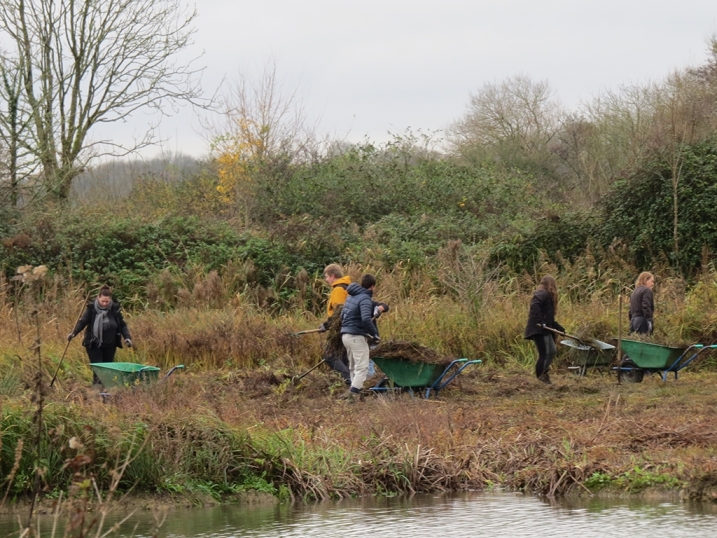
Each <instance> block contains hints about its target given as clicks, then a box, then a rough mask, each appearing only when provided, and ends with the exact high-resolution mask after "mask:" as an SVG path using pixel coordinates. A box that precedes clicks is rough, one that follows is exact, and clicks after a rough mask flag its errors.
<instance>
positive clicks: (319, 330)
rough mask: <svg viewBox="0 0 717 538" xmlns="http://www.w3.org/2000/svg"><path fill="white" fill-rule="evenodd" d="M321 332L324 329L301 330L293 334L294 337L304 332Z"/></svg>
mask: <svg viewBox="0 0 717 538" xmlns="http://www.w3.org/2000/svg"><path fill="white" fill-rule="evenodd" d="M320 332H324V330H323V329H309V330H308V331H299V332H298V333H293V334H292V335H291V336H293V337H294V338H297V337H299V336H301V335H302V334H309V333H320Z"/></svg>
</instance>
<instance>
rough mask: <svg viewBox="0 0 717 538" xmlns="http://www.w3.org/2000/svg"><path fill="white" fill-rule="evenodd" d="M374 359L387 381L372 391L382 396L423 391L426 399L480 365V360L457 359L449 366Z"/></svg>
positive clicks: (382, 381) (385, 358) (383, 380)
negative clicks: (383, 394) (474, 366)
mask: <svg viewBox="0 0 717 538" xmlns="http://www.w3.org/2000/svg"><path fill="white" fill-rule="evenodd" d="M372 360H373V361H374V362H375V363H376V365H377V366H378V367H379V368H380V369H381V371H382V372H383V373H384V374H385V376H386V377H385V378H384V379H382V380H381V381H379V382H378V384H376V385H375V386H373V387H371V388H370V389H369V390H370V391H371V392H374V393H377V394H380V393H386V392H390V391H401V390H404V389H405V390H407V391H408V392H410V393H411V394H413V392H414V391H416V390H419V391H424V390H425V395H424V397H425V398H430V396H431V392H433V393H434V394H436V395H438V392H439V391H440V390H441V389H443V388H445V387H446V385H448V384H449V383H450V382H451V381H453V380H454V379H455V378H456V377H457V376H458V375H459V374H460V373H461V372H462V371H463V370H465V369H466V368H468V367H469V366H470V365H471V364H480V363H481V362H482V361H480V360H468V359H455V360H453V361H451V362H450V363H449V364H448V365H446V364H432V363H427V362H420V361H409V360H406V359H399V358H390V357H372Z"/></svg>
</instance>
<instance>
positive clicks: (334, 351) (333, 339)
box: [326, 304, 346, 357]
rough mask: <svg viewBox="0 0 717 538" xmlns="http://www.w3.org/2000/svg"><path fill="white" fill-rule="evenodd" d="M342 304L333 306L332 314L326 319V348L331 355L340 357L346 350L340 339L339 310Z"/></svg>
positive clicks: (342, 306)
mask: <svg viewBox="0 0 717 538" xmlns="http://www.w3.org/2000/svg"><path fill="white" fill-rule="evenodd" d="M343 309H344V305H342V304H340V305H338V306H337V307H336V308H334V312H333V314H331V317H329V319H328V320H326V349H327V351H328V352H329V353H330V354H331V355H332V356H333V357H340V356H341V355H343V354H344V353H345V352H346V348H345V347H344V342H343V340H341V311H342V310H343Z"/></svg>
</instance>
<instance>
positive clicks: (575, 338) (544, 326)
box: [538, 323, 585, 344]
mask: <svg viewBox="0 0 717 538" xmlns="http://www.w3.org/2000/svg"><path fill="white" fill-rule="evenodd" d="M538 327H540V328H541V329H545V330H546V331H550V332H553V333H555V334H559V335H560V336H567V337H568V338H572V339H573V340H577V341H578V342H580V343H581V344H584V343H585V342H583V340H582V339H581V338H578V337H577V336H573V335H572V334H568V333H564V332H563V331H559V330H557V329H553V328H552V327H548V326H547V325H545V323H538Z"/></svg>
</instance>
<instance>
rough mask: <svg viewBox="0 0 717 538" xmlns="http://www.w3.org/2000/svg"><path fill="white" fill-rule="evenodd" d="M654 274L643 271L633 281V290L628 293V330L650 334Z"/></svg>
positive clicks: (653, 310) (653, 300) (653, 304)
mask: <svg viewBox="0 0 717 538" xmlns="http://www.w3.org/2000/svg"><path fill="white" fill-rule="evenodd" d="M654 286H655V275H653V274H652V273H650V272H649V271H643V272H642V273H640V275H639V276H638V277H637V280H636V281H635V291H633V292H632V295H630V313H629V314H628V316H629V318H630V332H631V333H637V334H652V330H653V327H652V315H653V314H654V313H655V299H654V296H653V293H652V288H653V287H654Z"/></svg>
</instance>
